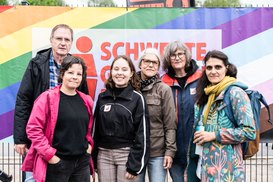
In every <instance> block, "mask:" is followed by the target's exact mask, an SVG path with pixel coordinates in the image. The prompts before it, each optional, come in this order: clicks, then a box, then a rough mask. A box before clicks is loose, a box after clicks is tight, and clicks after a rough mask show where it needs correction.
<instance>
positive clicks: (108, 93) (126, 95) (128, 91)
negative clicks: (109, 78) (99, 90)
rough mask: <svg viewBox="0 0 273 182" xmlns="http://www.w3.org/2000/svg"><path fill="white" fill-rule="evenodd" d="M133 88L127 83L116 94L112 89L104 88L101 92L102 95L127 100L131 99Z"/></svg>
mask: <svg viewBox="0 0 273 182" xmlns="http://www.w3.org/2000/svg"><path fill="white" fill-rule="evenodd" d="M133 91H134V88H133V87H132V86H131V85H130V84H129V85H128V86H127V87H125V88H124V90H123V91H122V92H121V93H120V94H119V95H117V96H114V95H113V89H106V91H105V92H104V93H103V94H102V98H103V97H112V98H122V99H127V100H132V97H133Z"/></svg>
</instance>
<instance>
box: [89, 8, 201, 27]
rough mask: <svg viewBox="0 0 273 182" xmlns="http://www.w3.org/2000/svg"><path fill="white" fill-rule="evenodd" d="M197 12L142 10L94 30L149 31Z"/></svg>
mask: <svg viewBox="0 0 273 182" xmlns="http://www.w3.org/2000/svg"><path fill="white" fill-rule="evenodd" d="M195 10H196V9H194V8H183V9H181V8H140V9H137V10H135V11H132V12H130V13H128V14H125V15H123V16H120V17H118V18H115V19H113V20H109V21H107V22H105V23H102V24H99V25H98V26H95V27H92V28H94V29H96V28H98V29H99V28H108V29H124V28H126V29H149V28H153V27H156V26H158V25H160V24H163V23H166V22H169V21H171V20H173V19H175V18H177V17H180V16H184V15H185V14H188V13H191V12H192V11H195Z"/></svg>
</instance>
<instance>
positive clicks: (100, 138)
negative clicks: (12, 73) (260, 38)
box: [13, 24, 256, 182]
mask: <svg viewBox="0 0 273 182" xmlns="http://www.w3.org/2000/svg"><path fill="white" fill-rule="evenodd" d="M50 42H51V48H50V49H47V50H42V51H40V52H38V53H37V55H36V56H35V57H34V58H33V59H32V60H31V61H30V62H29V65H28V67H27V69H26V71H25V74H24V76H23V79H22V83H21V86H20V88H19V91H18V95H17V99H16V107H15V117H14V133H13V136H14V143H15V150H16V151H17V152H18V153H19V154H21V155H23V156H24V161H23V166H22V170H23V171H25V173H26V178H25V181H28V182H34V181H37V182H53V181H54V182H58V181H59V182H90V180H91V179H90V178H91V177H90V174H92V176H93V180H95V179H94V178H95V177H94V176H95V172H97V174H98V181H100V182H127V181H128V182H129V181H130V182H144V181H145V180H146V175H147V176H148V178H149V181H150V182H161V181H162V182H165V179H166V176H167V172H168V171H169V172H170V176H171V178H172V180H173V182H181V181H182V182H183V181H184V180H185V181H189V182H191V181H244V165H243V160H242V151H241V144H240V143H242V142H244V141H246V140H252V139H254V138H255V137H256V133H255V124H254V120H253V115H252V112H251V106H250V102H249V99H248V97H247V95H246V93H245V92H244V91H243V90H242V89H241V88H239V87H235V86H234V87H232V89H231V91H230V92H231V94H230V99H231V102H232V103H233V111H234V115H235V118H236V121H237V125H236V126H235V125H234V124H233V122H231V121H230V120H229V119H228V117H227V116H226V114H225V113H224V110H223V108H224V103H223V95H224V91H225V89H226V88H227V87H228V86H230V85H231V84H233V83H234V82H236V75H237V69H236V67H235V65H233V64H232V63H230V62H229V60H228V57H227V56H226V55H225V54H224V53H223V52H221V51H217V50H213V51H209V52H208V53H207V54H206V56H205V59H204V64H205V65H204V69H203V70H202V69H199V68H198V65H197V63H196V61H195V60H193V59H192V56H191V51H190V49H189V48H188V47H187V46H186V44H184V43H182V42H181V41H174V42H171V43H169V44H168V45H167V47H166V48H165V52H164V56H163V57H162V56H161V55H160V54H159V52H158V51H157V50H156V49H155V48H147V49H145V50H144V51H143V52H142V55H141V56H140V58H139V64H138V68H139V71H137V69H136V68H135V65H134V64H133V62H132V60H131V59H130V57H128V56H126V55H119V56H117V57H115V58H114V60H113V61H112V64H111V67H110V74H109V78H108V79H107V81H106V83H105V91H104V92H102V93H100V94H99V96H98V99H97V101H96V104H94V101H93V100H92V98H91V97H90V96H89V95H88V87H87V82H86V70H87V67H86V65H85V62H84V60H83V59H81V58H79V57H76V56H72V55H71V54H69V51H70V48H71V45H72V42H73V30H72V29H71V28H70V27H69V26H68V25H65V24H59V25H57V26H55V27H54V28H53V29H52V32H51V36H50ZM160 68H162V69H163V70H164V71H165V73H164V75H163V76H160V73H159V70H160ZM201 126H202V127H203V130H197V128H200V127H201ZM198 147H199V148H200V147H201V152H199V153H198V154H197V153H196V151H195V150H196V149H197V148H198Z"/></svg>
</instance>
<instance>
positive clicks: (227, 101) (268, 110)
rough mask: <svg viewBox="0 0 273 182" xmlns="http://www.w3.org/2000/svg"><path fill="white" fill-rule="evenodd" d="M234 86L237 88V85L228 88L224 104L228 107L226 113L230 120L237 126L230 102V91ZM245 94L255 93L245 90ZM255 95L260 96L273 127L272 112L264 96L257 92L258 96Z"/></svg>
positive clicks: (225, 109)
mask: <svg viewBox="0 0 273 182" xmlns="http://www.w3.org/2000/svg"><path fill="white" fill-rule="evenodd" d="M232 86H237V85H230V86H228V87H227V88H226V90H225V93H224V103H225V104H226V107H225V108H224V111H225V113H226V115H227V117H228V119H229V120H230V121H231V122H232V123H233V124H234V125H235V126H236V125H237V123H236V121H235V118H234V115H233V110H232V105H231V101H230V90H231V87H232ZM245 92H246V93H247V95H249V94H250V93H251V92H253V90H245ZM254 92H257V91H254ZM255 95H258V97H259V98H258V99H259V101H260V102H261V103H262V104H263V105H264V106H265V108H266V109H267V112H268V117H269V119H268V122H269V123H270V124H272V125H273V122H272V116H271V111H270V108H269V105H268V104H267V102H266V100H265V98H264V96H263V95H262V94H260V93H259V92H257V94H255Z"/></svg>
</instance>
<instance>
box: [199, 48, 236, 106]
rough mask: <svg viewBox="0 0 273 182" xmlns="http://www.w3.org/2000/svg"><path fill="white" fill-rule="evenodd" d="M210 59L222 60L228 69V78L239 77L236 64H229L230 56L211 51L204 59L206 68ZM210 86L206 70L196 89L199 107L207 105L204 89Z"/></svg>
mask: <svg viewBox="0 0 273 182" xmlns="http://www.w3.org/2000/svg"><path fill="white" fill-rule="evenodd" d="M210 58H217V59H220V60H222V61H223V64H224V65H225V66H226V68H227V73H226V76H230V77H234V78H236V77H237V67H236V66H235V65H234V64H232V63H230V62H229V60H228V56H227V55H226V54H225V53H223V52H221V51H218V50H213V51H209V52H208V53H207V54H206V56H205V58H204V64H205V66H206V63H207V61H208V60H209V59H210ZM210 84H211V83H210V81H209V80H208V77H207V75H206V70H203V73H202V76H201V78H200V79H199V81H198V85H197V88H196V100H197V104H198V105H199V106H204V105H205V104H206V103H207V101H208V96H207V95H206V94H205V91H204V89H205V88H206V87H207V86H208V85H210Z"/></svg>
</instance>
